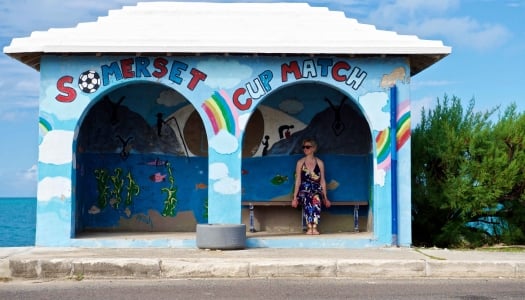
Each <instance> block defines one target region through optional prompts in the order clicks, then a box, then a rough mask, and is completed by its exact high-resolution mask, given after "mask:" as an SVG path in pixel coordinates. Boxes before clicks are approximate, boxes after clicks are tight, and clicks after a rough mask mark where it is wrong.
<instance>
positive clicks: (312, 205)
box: [297, 162, 323, 224]
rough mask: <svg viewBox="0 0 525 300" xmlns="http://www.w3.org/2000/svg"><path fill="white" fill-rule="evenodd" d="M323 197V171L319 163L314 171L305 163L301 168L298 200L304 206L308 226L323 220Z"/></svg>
mask: <svg viewBox="0 0 525 300" xmlns="http://www.w3.org/2000/svg"><path fill="white" fill-rule="evenodd" d="M322 197H323V188H322V187H321V169H320V168H319V166H318V165H317V162H316V164H315V168H314V169H313V171H310V170H309V169H308V168H307V167H306V165H305V164H304V163H303V166H302V168H301V185H300V186H299V191H298V192H297V198H298V200H299V203H301V204H302V205H303V211H304V219H305V220H306V223H307V224H311V223H313V224H318V222H319V219H320V218H321V199H322Z"/></svg>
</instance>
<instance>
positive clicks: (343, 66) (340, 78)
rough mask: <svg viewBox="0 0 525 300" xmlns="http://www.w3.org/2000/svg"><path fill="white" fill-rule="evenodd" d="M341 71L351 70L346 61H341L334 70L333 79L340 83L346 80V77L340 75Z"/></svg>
mask: <svg viewBox="0 0 525 300" xmlns="http://www.w3.org/2000/svg"><path fill="white" fill-rule="evenodd" d="M340 69H344V70H350V65H349V64H347V63H346V62H344V61H339V62H337V63H336V64H335V65H334V67H333V68H332V77H333V78H334V80H335V81H339V82H341V81H345V80H346V76H344V75H339V70H340Z"/></svg>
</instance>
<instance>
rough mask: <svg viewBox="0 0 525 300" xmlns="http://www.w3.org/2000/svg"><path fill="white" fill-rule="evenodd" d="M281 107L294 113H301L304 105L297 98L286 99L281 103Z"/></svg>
mask: <svg viewBox="0 0 525 300" xmlns="http://www.w3.org/2000/svg"><path fill="white" fill-rule="evenodd" d="M279 108H280V109H281V110H282V111H284V112H287V113H289V114H292V115H294V114H297V113H300V112H301V111H302V110H303V109H304V105H303V103H302V102H300V101H298V100H297V99H286V100H283V101H282V102H281V103H279Z"/></svg>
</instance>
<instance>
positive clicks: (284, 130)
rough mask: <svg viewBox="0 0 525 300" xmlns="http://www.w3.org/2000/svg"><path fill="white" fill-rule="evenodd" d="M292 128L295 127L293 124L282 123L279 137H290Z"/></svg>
mask: <svg viewBox="0 0 525 300" xmlns="http://www.w3.org/2000/svg"><path fill="white" fill-rule="evenodd" d="M290 129H293V125H281V126H279V129H278V130H279V138H280V139H283V138H285V137H286V138H289V137H290Z"/></svg>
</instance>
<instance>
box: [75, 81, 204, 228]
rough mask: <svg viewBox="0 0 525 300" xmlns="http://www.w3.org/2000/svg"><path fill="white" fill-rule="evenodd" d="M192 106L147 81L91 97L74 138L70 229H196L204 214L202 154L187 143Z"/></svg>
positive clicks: (166, 88) (174, 92)
mask: <svg viewBox="0 0 525 300" xmlns="http://www.w3.org/2000/svg"><path fill="white" fill-rule="evenodd" d="M193 110H194V108H193V106H192V104H191V102H190V101H189V100H188V99H187V98H185V97H184V96H183V95H182V94H181V93H179V92H177V91H176V90H174V89H172V88H171V87H169V86H165V85H163V84H160V83H152V82H146V81H135V82H133V83H129V84H121V85H119V86H116V87H114V88H112V89H111V90H109V91H108V92H107V93H105V94H103V95H101V96H100V97H99V98H98V99H96V100H94V101H92V103H90V105H89V107H88V108H86V109H85V110H84V112H83V115H82V118H80V119H79V123H78V125H77V127H78V128H77V130H76V137H75V139H74V144H73V152H74V154H75V155H74V158H75V159H74V169H75V170H73V177H74V180H73V184H74V186H75V188H74V189H73V190H74V195H73V201H74V203H75V205H74V213H75V218H73V219H74V222H75V224H74V225H75V226H74V228H75V232H76V234H79V233H82V232H86V231H102V232H104V231H194V230H195V225H196V224H197V223H206V222H207V203H206V202H207V178H208V161H207V157H206V156H203V155H199V154H198V153H197V154H196V153H192V152H190V151H189V149H188V147H187V143H186V140H187V139H188V136H187V135H186V136H185V133H184V127H185V126H186V124H187V122H188V119H189V114H190V113H191V111H193ZM198 121H200V123H202V120H200V118H199V119H198V120H193V122H197V123H198Z"/></svg>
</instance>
